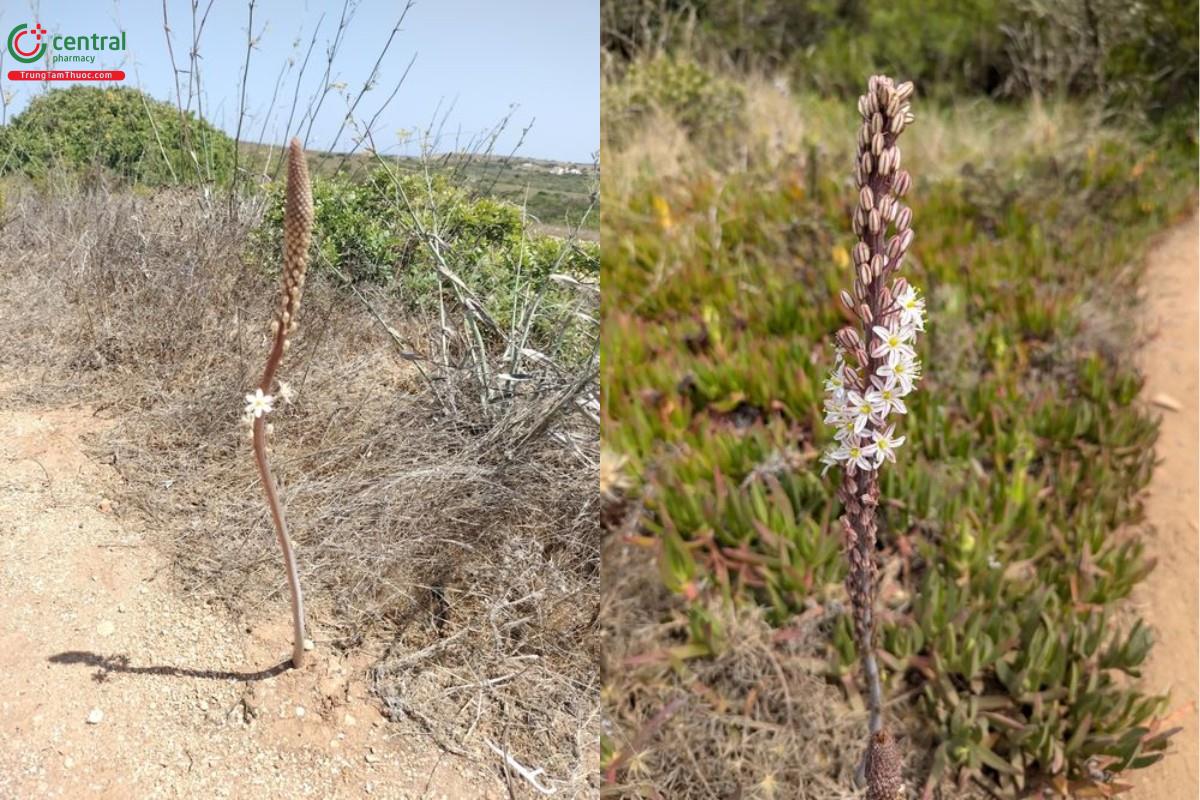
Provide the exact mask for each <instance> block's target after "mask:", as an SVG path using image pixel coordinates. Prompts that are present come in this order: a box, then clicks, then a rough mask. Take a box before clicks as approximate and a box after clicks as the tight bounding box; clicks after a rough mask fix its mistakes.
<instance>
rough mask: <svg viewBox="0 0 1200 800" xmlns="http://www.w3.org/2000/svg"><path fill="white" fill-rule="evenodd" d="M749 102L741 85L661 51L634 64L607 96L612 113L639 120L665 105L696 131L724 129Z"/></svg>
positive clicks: (608, 120)
mask: <svg viewBox="0 0 1200 800" xmlns="http://www.w3.org/2000/svg"><path fill="white" fill-rule="evenodd" d="M744 103H745V97H744V94H743V92H742V89H741V86H739V85H738V83H737V82H736V81H731V80H727V79H725V78H721V77H720V76H718V75H716V74H715V73H713V72H711V71H709V70H707V69H705V68H704V67H702V66H700V65H699V64H697V63H696V62H695V61H692V60H690V59H687V58H682V57H675V56H666V55H657V56H654V57H652V58H647V59H641V60H638V61H635V62H633V63H632V64H630V65H629V68H628V70H627V71H626V73H625V75H624V79H623V80H622V81H621V82H620V83H619V84H616V85H614V86H613V88H612V89H610V90H609V92H608V94H607V96H606V97H605V98H604V111H605V112H606V117H605V124H606V126H607V125H612V124H614V121H613V120H612V119H611V117H610V116H608V115H615V114H620V115H622V116H623V117H626V118H627V119H628V120H629V121H636V120H638V119H640V118H642V117H644V116H645V115H646V114H647V113H649V112H651V111H662V112H664V113H666V114H667V115H668V116H670V117H671V118H672V119H674V120H675V121H676V122H678V123H679V124H680V125H682V126H683V127H684V128H685V129H686V130H687V131H688V132H690V133H692V134H693V135H697V134H699V133H700V132H701V131H714V132H720V131H722V130H724V129H725V128H726V127H727V126H729V125H731V124H733V123H735V122H737V119H738V117H739V115H740V114H741V112H742V109H743V106H744Z"/></svg>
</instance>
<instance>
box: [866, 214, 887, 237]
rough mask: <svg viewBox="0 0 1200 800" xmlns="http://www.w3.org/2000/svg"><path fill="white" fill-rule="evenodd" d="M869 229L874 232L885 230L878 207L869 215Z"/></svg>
mask: <svg viewBox="0 0 1200 800" xmlns="http://www.w3.org/2000/svg"><path fill="white" fill-rule="evenodd" d="M867 229H868V230H870V231H871V233H872V234H878V233H879V231H881V230H883V218H882V217H880V216H879V210H878V209H872V210H871V213H870V214H869V215H868V216H867Z"/></svg>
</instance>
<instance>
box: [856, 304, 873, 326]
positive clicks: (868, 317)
mask: <svg viewBox="0 0 1200 800" xmlns="http://www.w3.org/2000/svg"><path fill="white" fill-rule="evenodd" d="M858 316H859V318H861V319H862V321H863V322H865V323H867V324H868V325H870V324H871V323H872V322H874V321H875V315H873V314H872V313H871V309H870V307H869V306H867V304H866V303H862V304H860V305H859V307H858Z"/></svg>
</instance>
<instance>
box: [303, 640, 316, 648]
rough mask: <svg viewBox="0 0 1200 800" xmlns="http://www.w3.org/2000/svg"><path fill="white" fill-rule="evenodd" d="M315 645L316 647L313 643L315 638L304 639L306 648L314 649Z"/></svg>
mask: <svg viewBox="0 0 1200 800" xmlns="http://www.w3.org/2000/svg"><path fill="white" fill-rule="evenodd" d="M314 647H316V645H314V644H313V640H312V639H305V640H304V649H305V650H312V649H313V648H314Z"/></svg>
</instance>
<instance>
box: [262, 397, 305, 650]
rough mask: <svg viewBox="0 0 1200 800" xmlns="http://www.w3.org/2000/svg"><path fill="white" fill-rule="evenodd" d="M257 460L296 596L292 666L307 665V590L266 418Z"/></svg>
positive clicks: (294, 597) (288, 576)
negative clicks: (278, 481) (278, 484)
mask: <svg viewBox="0 0 1200 800" xmlns="http://www.w3.org/2000/svg"><path fill="white" fill-rule="evenodd" d="M254 462H255V463H256V464H257V465H258V477H259V478H260V479H261V480H262V485H263V491H264V492H265V493H266V495H267V505H268V506H270V507H271V519H272V520H273V521H274V523H275V537H276V538H277V539H278V540H279V549H281V550H282V551H283V565H284V568H285V569H286V570H287V579H288V588H289V589H290V590H291V598H292V639H293V641H292V666H294V667H297V668H299V667H303V666H304V639H305V635H304V593H303V592H302V591H301V589H300V573H299V572H298V571H297V569H296V554H295V553H294V552H293V551H292V540H291V539H290V538H289V537H288V532H287V520H286V519H284V516H283V506H282V505H281V504H280V502H279V492H278V490H277V489H276V485H275V476H273V475H272V474H271V467H270V465H269V464H268V463H267V423H266V420H265V419H264V418H263V417H259V418H258V419H256V420H254Z"/></svg>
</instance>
